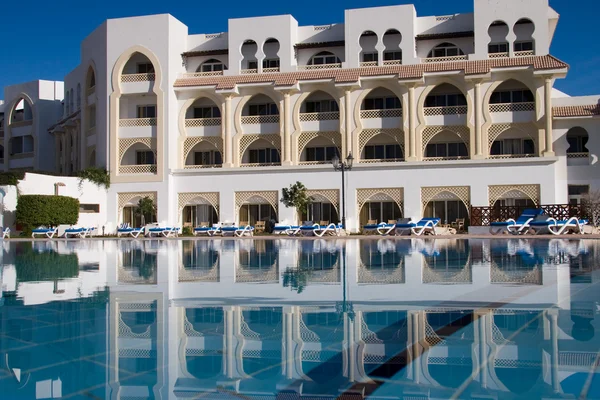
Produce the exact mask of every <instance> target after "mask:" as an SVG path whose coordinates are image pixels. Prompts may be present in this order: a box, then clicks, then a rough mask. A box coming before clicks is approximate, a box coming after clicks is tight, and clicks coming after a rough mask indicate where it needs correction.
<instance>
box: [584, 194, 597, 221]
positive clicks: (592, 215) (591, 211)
mask: <svg viewBox="0 0 600 400" xmlns="http://www.w3.org/2000/svg"><path fill="white" fill-rule="evenodd" d="M582 204H583V210H584V213H585V214H587V217H588V218H589V219H590V222H591V223H592V225H594V226H599V225H600V190H592V191H590V192H589V193H588V194H586V195H585V196H583V199H582Z"/></svg>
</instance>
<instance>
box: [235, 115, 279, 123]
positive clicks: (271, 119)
mask: <svg viewBox="0 0 600 400" xmlns="http://www.w3.org/2000/svg"><path fill="white" fill-rule="evenodd" d="M278 123H279V115H245V116H243V117H242V124H278Z"/></svg>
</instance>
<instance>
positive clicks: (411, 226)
mask: <svg viewBox="0 0 600 400" xmlns="http://www.w3.org/2000/svg"><path fill="white" fill-rule="evenodd" d="M416 226H417V224H415V223H414V222H411V223H409V224H396V229H401V228H414V227H416Z"/></svg>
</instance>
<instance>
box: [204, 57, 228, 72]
mask: <svg viewBox="0 0 600 400" xmlns="http://www.w3.org/2000/svg"><path fill="white" fill-rule="evenodd" d="M225 69H227V68H226V67H225V65H223V63H222V62H221V61H219V60H215V59H212V60H208V61H206V62H204V63H203V64H202V65H201V66H200V72H218V71H223V70H225Z"/></svg>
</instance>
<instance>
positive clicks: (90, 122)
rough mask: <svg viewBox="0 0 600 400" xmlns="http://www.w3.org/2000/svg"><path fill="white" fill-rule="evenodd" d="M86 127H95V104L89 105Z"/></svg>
mask: <svg viewBox="0 0 600 400" xmlns="http://www.w3.org/2000/svg"><path fill="white" fill-rule="evenodd" d="M87 124H88V129H92V128H94V127H96V106H95V105H93V106H90V107H89V112H88V121H87Z"/></svg>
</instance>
